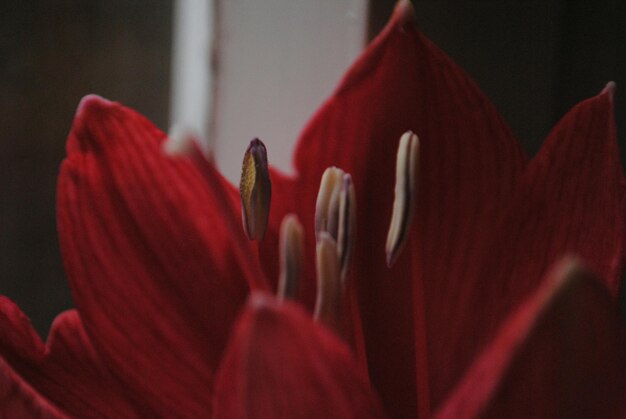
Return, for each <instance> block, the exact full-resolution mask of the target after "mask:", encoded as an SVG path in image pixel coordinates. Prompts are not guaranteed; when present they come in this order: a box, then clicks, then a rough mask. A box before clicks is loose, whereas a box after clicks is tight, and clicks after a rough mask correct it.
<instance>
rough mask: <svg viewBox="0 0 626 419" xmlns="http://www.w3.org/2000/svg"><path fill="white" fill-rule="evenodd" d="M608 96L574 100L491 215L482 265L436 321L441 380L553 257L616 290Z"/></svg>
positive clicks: (619, 235)
mask: <svg viewBox="0 0 626 419" xmlns="http://www.w3.org/2000/svg"><path fill="white" fill-rule="evenodd" d="M610 96H611V92H610V91H608V90H605V91H603V92H602V93H601V94H600V95H598V96H596V97H594V98H591V99H588V100H586V101H584V102H582V103H580V104H579V105H578V106H576V107H575V108H574V109H573V110H572V111H570V112H569V113H568V114H567V115H566V116H565V117H564V118H563V119H562V120H561V121H560V122H559V124H558V125H557V126H556V127H555V128H554V130H553V131H552V133H551V134H550V136H549V137H548V139H547V141H546V143H545V145H544V147H543V148H542V149H541V151H540V153H539V154H538V155H537V157H536V158H535V159H534V160H533V162H532V163H531V164H530V165H529V167H528V168H527V170H526V172H525V173H524V176H523V177H522V179H521V182H520V185H519V187H518V189H517V192H516V196H515V198H514V200H513V202H512V205H511V207H510V209H509V210H508V211H507V212H504V213H503V216H502V217H501V219H500V222H499V223H494V224H496V225H498V226H499V227H498V230H497V234H496V235H495V237H494V238H493V239H492V240H491V241H487V240H485V243H486V244H487V246H486V247H485V249H486V252H485V254H484V255H483V257H482V258H481V259H482V260H483V261H484V263H483V266H482V268H481V269H480V270H478V271H471V270H468V272H467V273H466V275H465V276H464V277H463V281H462V284H461V285H462V286H460V288H459V289H458V291H457V293H458V295H455V294H452V293H448V296H449V298H450V300H449V301H450V302H451V304H452V305H453V306H454V307H455V310H454V313H450V314H449V315H448V319H447V321H446V322H445V323H444V322H443V321H442V322H441V323H440V324H439V330H440V332H439V335H440V336H442V337H443V338H442V340H441V344H440V345H433V347H434V348H433V349H435V350H434V351H433V356H432V357H431V362H432V364H431V365H433V368H435V369H436V370H437V371H443V373H442V374H440V375H439V376H438V378H437V380H438V381H439V382H440V383H441V385H442V386H443V387H444V388H449V386H451V385H453V383H454V382H456V380H457V379H458V377H459V376H460V375H461V374H462V373H463V371H464V370H465V368H467V365H469V362H471V360H472V359H473V358H474V356H475V355H476V354H477V352H478V351H479V350H480V349H481V348H482V347H483V346H484V345H485V344H486V343H487V342H488V341H489V340H490V339H491V338H492V337H493V334H494V333H495V331H496V328H497V327H498V326H499V325H500V319H504V318H505V317H506V315H507V314H508V312H509V310H510V308H511V307H514V306H516V305H518V304H519V303H520V302H521V301H523V299H524V298H525V297H526V296H527V295H529V294H530V293H531V292H533V291H534V290H535V289H536V287H537V285H538V281H539V279H540V278H542V277H543V275H544V274H545V272H546V270H547V268H548V266H549V264H550V263H551V261H553V260H557V259H558V258H560V257H561V256H562V255H564V254H568V253H570V254H576V255H579V256H580V257H581V258H582V259H583V260H584V261H585V262H586V263H588V264H589V266H590V267H591V268H592V269H593V270H594V271H595V272H598V273H599V274H600V277H601V278H604V279H605V280H606V283H607V285H608V287H609V289H610V291H611V292H612V293H613V294H615V292H616V287H617V284H618V281H619V277H620V275H621V271H622V268H623V265H622V254H623V251H624V214H625V213H626V212H625V211H626V208H624V201H623V191H624V189H623V177H622V173H621V167H620V165H619V158H618V155H619V154H618V151H617V143H616V138H615V125H614V121H613V111H612V99H611V97H610ZM468 313H471V315H468ZM445 335H447V336H445Z"/></svg>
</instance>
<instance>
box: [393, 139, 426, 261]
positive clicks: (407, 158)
mask: <svg viewBox="0 0 626 419" xmlns="http://www.w3.org/2000/svg"><path fill="white" fill-rule="evenodd" d="M418 154H419V140H418V138H417V135H415V134H414V133H413V132H412V131H407V132H405V133H404V134H402V137H400V145H399V146H398V155H397V160H396V186H395V191H394V193H395V198H394V201H393V212H392V215H391V224H390V226H389V232H388V234H387V245H386V252H387V266H389V267H391V266H392V265H393V263H394V262H395V260H396V258H397V257H398V254H399V253H400V250H402V246H403V245H404V242H405V241H406V238H407V236H408V232H409V229H410V227H411V221H412V220H413V213H414V208H415V201H416V195H417V190H416V188H417V184H416V182H417V179H416V176H417V170H418Z"/></svg>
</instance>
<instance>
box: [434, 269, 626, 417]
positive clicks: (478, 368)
mask: <svg viewBox="0 0 626 419" xmlns="http://www.w3.org/2000/svg"><path fill="white" fill-rule="evenodd" d="M624 354H626V330H625V329H624V327H623V324H622V323H621V319H619V318H618V316H617V310H616V308H615V307H614V305H613V302H612V301H611V297H610V295H609V293H608V292H607V290H606V288H605V287H604V286H602V285H601V284H600V283H599V282H598V281H596V280H595V278H594V277H593V275H590V274H588V273H586V272H584V271H581V270H579V269H577V267H576V266H572V262H571V261H566V262H562V263H561V264H559V266H557V268H556V269H554V270H553V271H552V273H551V274H550V276H549V277H548V278H547V280H546V282H545V283H544V284H543V285H542V286H541V288H540V289H539V290H538V291H537V292H535V293H534V295H532V296H531V297H530V299H529V300H528V301H526V302H525V303H524V305H522V307H521V308H520V309H519V310H518V311H517V312H516V313H514V315H512V316H511V317H510V318H509V319H508V320H507V321H506V323H505V325H504V327H503V328H502V329H501V331H500V333H499V335H498V336H497V338H496V339H495V340H494V341H493V343H492V344H491V345H490V346H489V347H488V348H487V349H486V350H485V351H484V353H483V354H482V355H481V357H480V358H479V359H478V360H477V361H476V363H475V364H474V365H473V366H472V368H471V369H470V371H469V372H468V374H467V375H466V376H465V378H464V379H463V380H462V382H461V384H460V385H459V386H458V387H457V389H456V391H455V392H454V393H453V395H452V397H451V399H450V400H449V401H448V403H447V404H446V405H445V406H444V407H443V409H442V410H441V412H439V415H438V416H437V417H438V418H440V419H444V418H460V417H462V418H475V417H481V418H503V417H506V418H529V417H532V418H591V417H597V418H622V417H625V415H626V398H625V397H624V390H625V389H626V358H625V357H624Z"/></svg>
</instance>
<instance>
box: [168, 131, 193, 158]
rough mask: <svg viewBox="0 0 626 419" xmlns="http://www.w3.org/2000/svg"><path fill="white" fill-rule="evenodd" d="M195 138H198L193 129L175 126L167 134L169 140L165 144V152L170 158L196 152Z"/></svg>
mask: <svg viewBox="0 0 626 419" xmlns="http://www.w3.org/2000/svg"><path fill="white" fill-rule="evenodd" d="M195 138H197V136H196V135H195V133H194V131H193V129H191V128H189V127H187V126H184V125H181V124H174V125H172V127H171V128H170V130H169V132H168V134H167V139H166V140H165V141H164V142H163V152H164V153H165V154H167V155H168V156H187V155H189V154H190V153H192V152H193V151H194V139H195Z"/></svg>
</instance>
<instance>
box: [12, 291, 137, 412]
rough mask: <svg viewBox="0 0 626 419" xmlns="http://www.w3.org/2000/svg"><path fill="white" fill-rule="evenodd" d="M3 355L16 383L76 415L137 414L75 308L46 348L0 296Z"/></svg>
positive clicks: (56, 328)
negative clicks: (84, 328)
mask: <svg viewBox="0 0 626 419" xmlns="http://www.w3.org/2000/svg"><path fill="white" fill-rule="evenodd" d="M0 355H1V357H2V359H3V361H5V362H6V363H7V365H6V367H7V368H10V369H11V370H12V371H13V373H14V374H15V376H16V377H19V378H18V380H20V381H21V380H23V381H24V383H28V384H25V385H27V386H29V387H31V388H32V389H33V391H36V392H37V394H39V395H40V396H39V397H43V398H45V399H46V400H47V401H48V403H53V404H54V405H55V406H57V407H58V408H60V409H63V411H65V412H67V413H68V414H70V415H72V416H77V417H85V418H90V417H137V416H138V413H137V411H136V410H135V407H133V404H132V403H131V402H130V401H129V400H127V398H126V396H125V392H124V391H123V390H122V389H121V388H120V386H119V385H117V383H116V382H115V381H114V380H113V378H112V376H111V375H110V373H109V372H108V371H107V370H106V369H105V368H104V366H103V365H102V364H101V360H100V359H99V358H98V356H97V354H96V352H95V350H94V349H93V347H92V346H91V343H90V342H89V340H88V338H87V335H86V334H85V331H84V330H83V328H82V324H81V322H80V319H79V317H78V313H76V311H74V310H72V311H67V312H65V313H63V314H61V315H59V316H58V317H57V319H56V320H55V321H54V323H53V325H52V329H51V331H50V337H49V339H48V344H47V346H46V347H44V345H43V343H42V342H41V339H39V337H38V336H37V334H36V332H35V331H34V330H33V328H32V326H31V324H30V322H29V320H28V319H27V318H26V316H25V315H24V314H23V313H22V311H21V310H20V309H19V308H18V307H17V306H16V305H15V304H14V303H13V302H11V301H10V300H8V299H7V298H5V297H0ZM9 365H10V366H9ZM11 376H12V375H10V374H9V375H7V379H11Z"/></svg>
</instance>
